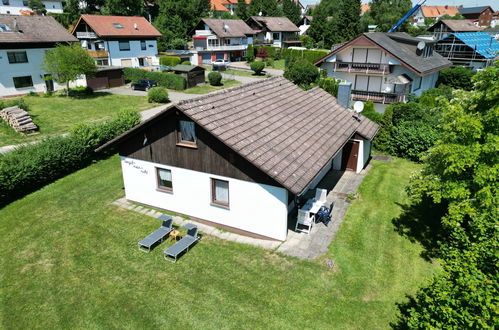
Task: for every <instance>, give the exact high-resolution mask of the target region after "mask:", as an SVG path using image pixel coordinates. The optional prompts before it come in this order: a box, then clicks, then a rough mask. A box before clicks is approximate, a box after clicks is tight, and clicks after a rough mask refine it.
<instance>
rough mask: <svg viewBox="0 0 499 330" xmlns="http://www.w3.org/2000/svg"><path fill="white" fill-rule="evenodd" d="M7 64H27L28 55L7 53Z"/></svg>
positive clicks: (24, 53)
mask: <svg viewBox="0 0 499 330" xmlns="http://www.w3.org/2000/svg"><path fill="white" fill-rule="evenodd" d="M7 57H8V58H9V63H10V64H13V63H28V55H26V52H7Z"/></svg>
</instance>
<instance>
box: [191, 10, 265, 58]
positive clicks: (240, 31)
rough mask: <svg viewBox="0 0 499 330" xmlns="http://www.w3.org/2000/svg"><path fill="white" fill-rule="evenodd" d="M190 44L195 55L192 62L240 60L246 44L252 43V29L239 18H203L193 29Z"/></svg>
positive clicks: (253, 32) (246, 46)
mask: <svg viewBox="0 0 499 330" xmlns="http://www.w3.org/2000/svg"><path fill="white" fill-rule="evenodd" d="M192 33H193V35H192V44H193V48H194V50H195V51H196V52H197V55H194V56H193V61H192V64H196V65H197V64H211V63H212V62H214V61H216V60H217V59H225V60H230V61H231V62H234V61H240V60H241V59H242V57H243V56H244V55H245V53H246V48H248V44H252V43H253V36H254V34H255V31H253V30H252V29H251V28H250V27H249V26H248V25H247V24H246V23H245V22H244V21H243V20H240V19H214V18H203V19H202V20H201V21H200V22H199V23H198V25H196V27H195V28H194V29H193V32H192Z"/></svg>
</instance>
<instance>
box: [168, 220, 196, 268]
mask: <svg viewBox="0 0 499 330" xmlns="http://www.w3.org/2000/svg"><path fill="white" fill-rule="evenodd" d="M184 228H185V229H187V235H186V236H185V237H184V238H182V239H181V240H180V241H178V242H177V243H175V244H173V245H172V246H170V247H169V248H168V249H166V250H165V252H164V258H165V260H169V261H171V262H177V259H178V257H179V256H180V254H182V253H183V252H186V251H189V248H190V247H191V245H193V244H194V243H196V242H197V241H198V240H199V239H200V238H201V237H199V235H198V227H197V226H196V225H193V224H192V223H188V224H186V225H185V226H184ZM172 259H173V260H172Z"/></svg>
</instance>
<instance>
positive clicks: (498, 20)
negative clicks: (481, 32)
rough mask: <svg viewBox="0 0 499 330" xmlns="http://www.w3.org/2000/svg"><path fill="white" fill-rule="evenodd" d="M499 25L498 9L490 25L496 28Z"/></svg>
mask: <svg viewBox="0 0 499 330" xmlns="http://www.w3.org/2000/svg"><path fill="white" fill-rule="evenodd" d="M496 26H498V27H499V11H496V12H495V13H494V15H492V20H491V21H490V27H491V28H495V27H496Z"/></svg>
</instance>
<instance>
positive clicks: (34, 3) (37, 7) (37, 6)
mask: <svg viewBox="0 0 499 330" xmlns="http://www.w3.org/2000/svg"><path fill="white" fill-rule="evenodd" d="M28 7H29V8H31V9H33V11H35V12H38V13H46V12H47V9H45V6H44V5H43V2H41V1H40V0H29V1H28Z"/></svg>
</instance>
